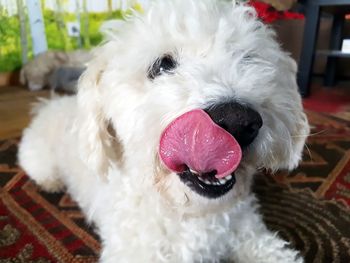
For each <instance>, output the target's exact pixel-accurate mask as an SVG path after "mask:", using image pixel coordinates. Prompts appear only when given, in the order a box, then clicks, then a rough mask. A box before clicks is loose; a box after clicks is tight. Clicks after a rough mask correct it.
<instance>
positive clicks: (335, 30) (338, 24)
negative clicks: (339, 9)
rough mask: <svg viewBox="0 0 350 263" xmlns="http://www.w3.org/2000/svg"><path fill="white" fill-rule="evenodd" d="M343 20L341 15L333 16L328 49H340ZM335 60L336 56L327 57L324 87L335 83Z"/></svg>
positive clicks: (336, 60)
mask: <svg viewBox="0 0 350 263" xmlns="http://www.w3.org/2000/svg"><path fill="white" fill-rule="evenodd" d="M344 20H345V18H344V16H342V15H334V16H333V27H332V35H331V41H330V50H341V45H342V40H343V26H344ZM337 62H338V58H336V57H328V59H327V67H326V74H325V77H324V81H323V84H324V86H326V87H332V86H334V85H335V84H336V75H337Z"/></svg>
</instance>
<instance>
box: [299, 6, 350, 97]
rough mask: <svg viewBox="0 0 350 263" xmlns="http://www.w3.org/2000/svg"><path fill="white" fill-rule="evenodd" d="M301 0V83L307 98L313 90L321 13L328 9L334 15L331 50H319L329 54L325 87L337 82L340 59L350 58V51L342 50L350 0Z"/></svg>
mask: <svg viewBox="0 0 350 263" xmlns="http://www.w3.org/2000/svg"><path fill="white" fill-rule="evenodd" d="M299 2H300V3H301V4H302V5H303V6H304V10H305V19H306V20H305V29H304V37H303V45H302V50H301V54H300V60H299V71H298V85H299V89H300V93H301V95H302V96H303V97H307V96H308V95H309V93H310V82H311V76H312V70H313V62H314V58H315V54H316V52H315V48H316V42H317V36H318V28H319V24H320V14H321V12H327V13H329V14H331V15H332V16H333V26H332V33H331V41H330V46H329V50H322V51H319V52H318V55H325V56H327V67H326V72H325V78H324V85H325V86H333V85H334V84H335V80H336V67H337V60H338V58H340V57H346V58H350V54H349V53H343V52H341V45H342V40H343V26H344V21H345V14H346V13H349V12H350V0H300V1H299Z"/></svg>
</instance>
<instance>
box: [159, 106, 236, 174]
mask: <svg viewBox="0 0 350 263" xmlns="http://www.w3.org/2000/svg"><path fill="white" fill-rule="evenodd" d="M159 154H160V157H161V159H162V161H163V163H164V164H165V165H166V166H167V167H168V168H169V169H170V170H172V171H173V172H177V173H181V172H183V171H184V170H185V169H186V166H187V167H189V168H190V169H192V170H194V171H196V172H198V173H209V172H212V171H214V170H215V171H216V172H217V174H216V177H217V178H223V177H225V176H228V175H229V174H231V173H232V172H233V171H235V170H236V169H237V166H238V165H239V163H240V161H241V157H242V150H241V147H240V146H239V144H238V142H237V141H236V139H235V138H234V137H233V136H232V135H231V134H230V133H228V132H227V131H226V130H224V129H223V128H221V127H220V126H218V125H217V124H215V123H214V122H213V121H212V119H211V118H210V117H209V115H208V114H207V113H205V112H204V111H203V110H199V109H197V110H192V111H189V112H187V113H185V114H183V115H181V116H180V117H178V118H177V119H175V120H174V121H173V122H171V123H170V124H169V126H168V127H167V128H166V129H165V130H164V132H163V134H162V136H161V139H160V146H159Z"/></svg>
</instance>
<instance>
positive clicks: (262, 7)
mask: <svg viewBox="0 0 350 263" xmlns="http://www.w3.org/2000/svg"><path fill="white" fill-rule="evenodd" d="M248 4H249V5H250V6H252V7H254V8H255V10H256V12H257V14H258V17H259V18H261V19H262V20H263V21H264V22H265V23H267V24H270V23H272V22H274V21H276V20H282V19H304V15H303V14H299V13H295V12H289V11H278V10H276V9H275V8H274V7H272V6H271V5H269V4H266V3H263V2H258V1H249V2H248Z"/></svg>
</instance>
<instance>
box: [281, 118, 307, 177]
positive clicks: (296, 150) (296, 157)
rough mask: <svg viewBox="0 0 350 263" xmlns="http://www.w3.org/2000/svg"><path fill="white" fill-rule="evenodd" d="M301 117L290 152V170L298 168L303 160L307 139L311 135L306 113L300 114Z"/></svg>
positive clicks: (288, 165) (293, 135)
mask: <svg viewBox="0 0 350 263" xmlns="http://www.w3.org/2000/svg"><path fill="white" fill-rule="evenodd" d="M299 114H300V117H299V118H298V122H297V123H296V125H295V130H294V133H292V149H291V152H290V158H289V162H288V164H287V167H286V168H288V170H292V169H294V168H296V167H297V166H298V164H299V162H300V160H301V159H302V153H303V149H304V146H305V141H306V138H307V137H308V135H309V133H310V127H309V122H308V120H307V117H306V115H305V113H304V112H301V113H299Z"/></svg>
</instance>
